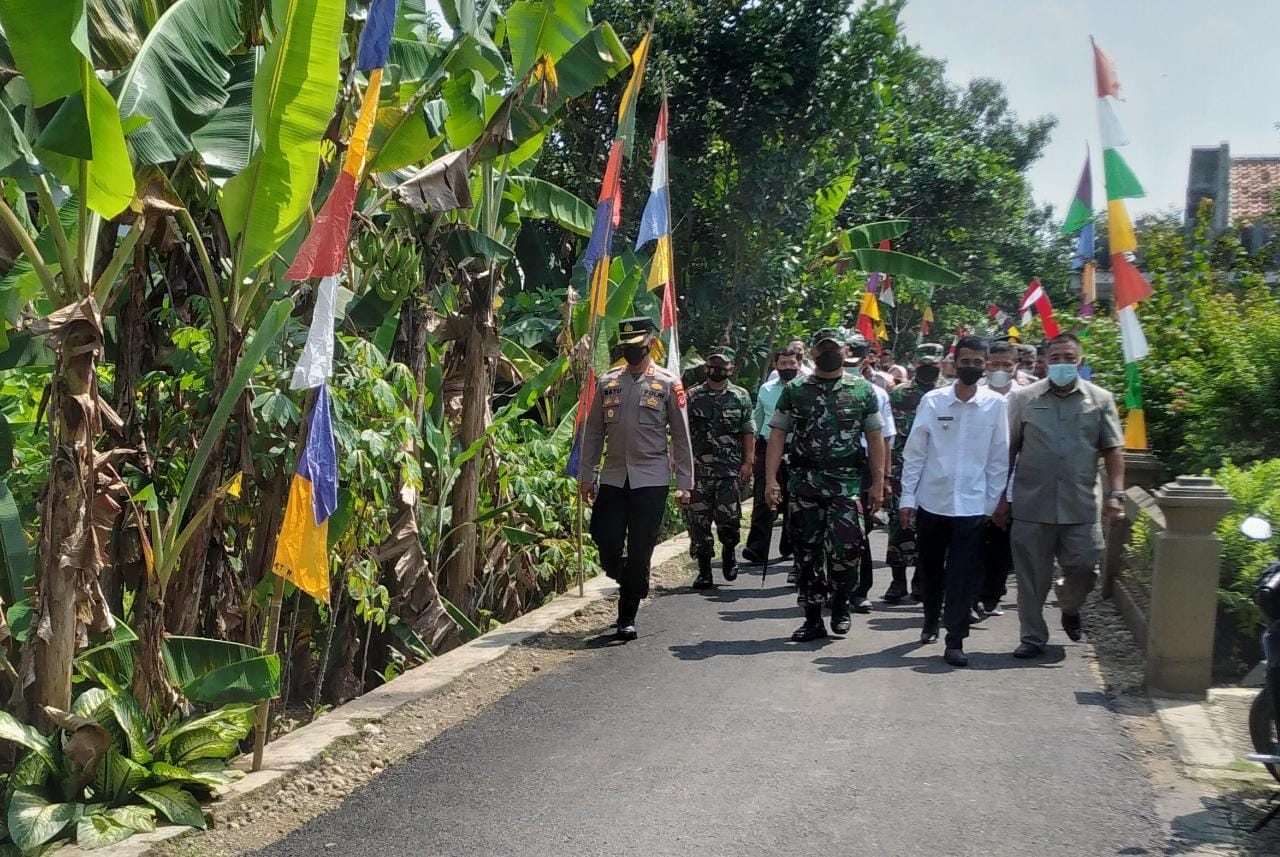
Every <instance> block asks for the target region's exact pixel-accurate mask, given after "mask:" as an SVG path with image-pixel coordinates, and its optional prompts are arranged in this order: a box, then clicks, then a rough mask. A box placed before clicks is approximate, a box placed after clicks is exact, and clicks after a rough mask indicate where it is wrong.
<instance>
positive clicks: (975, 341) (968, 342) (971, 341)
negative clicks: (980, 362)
mask: <svg viewBox="0 0 1280 857" xmlns="http://www.w3.org/2000/svg"><path fill="white" fill-rule="evenodd" d="M961 348H967V349H969V350H970V351H981V352H982V356H983V357H986V356H987V351H988V348H989V346H988V345H987V340H986V338H985V337H982V336H962V337H960V339H959V340H958V341H957V342H956V350H955V356H956V357H959V356H960V349H961Z"/></svg>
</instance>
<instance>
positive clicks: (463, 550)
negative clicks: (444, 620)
mask: <svg viewBox="0 0 1280 857" xmlns="http://www.w3.org/2000/svg"><path fill="white" fill-rule="evenodd" d="M472 312H473V314H474V318H475V322H474V324H473V326H472V329H471V332H470V335H469V336H467V345H466V352H465V354H466V356H465V360H464V363H463V375H462V389H463V390H465V391H466V393H465V395H464V396H463V398H462V420H461V424H460V425H459V427H458V439H459V440H460V441H461V445H462V448H463V449H466V448H467V447H469V446H470V445H471V444H473V443H475V441H476V440H477V439H478V438H479V437H480V436H481V435H482V434H484V431H485V429H486V428H487V427H488V425H489V420H490V418H491V411H490V408H489V398H490V396H491V394H492V393H493V379H494V370H495V368H496V365H497V364H496V360H495V356H496V355H497V353H498V331H497V329H496V327H495V325H494V313H493V299H492V296H490V297H489V299H488V300H483V299H480V300H473V302H472ZM483 465H484V458H483V456H480V455H476V456H472V458H471V460H470V461H467V462H466V463H465V464H463V465H462V468H461V469H460V470H459V472H458V479H457V482H456V483H455V484H454V487H453V497H452V500H451V506H452V518H451V521H452V525H453V527H454V528H455V529H454V531H453V535H452V536H451V537H450V539H449V544H448V545H446V548H445V555H446V556H447V557H449V561H448V565H447V571H446V574H445V579H444V597H445V598H447V599H449V601H451V602H452V603H453V604H455V605H457V606H458V607H459V608H462V607H463V605H465V604H466V603H467V600H468V596H469V593H470V589H471V585H472V583H473V582H474V580H475V576H476V566H477V564H478V563H477V559H478V555H477V552H478V549H479V548H478V543H477V537H476V526H475V524H474V523H473V521H474V520H475V518H476V512H477V510H478V509H479V506H480V476H481V472H482V469H483Z"/></svg>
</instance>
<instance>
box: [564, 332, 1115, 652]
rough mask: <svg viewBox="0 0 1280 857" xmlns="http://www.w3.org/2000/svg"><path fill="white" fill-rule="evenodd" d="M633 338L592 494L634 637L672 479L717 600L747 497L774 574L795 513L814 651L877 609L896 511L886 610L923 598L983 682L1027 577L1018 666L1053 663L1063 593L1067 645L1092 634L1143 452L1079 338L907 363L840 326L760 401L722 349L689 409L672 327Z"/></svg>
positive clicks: (700, 579)
mask: <svg viewBox="0 0 1280 857" xmlns="http://www.w3.org/2000/svg"><path fill="white" fill-rule="evenodd" d="M619 338H620V341H621V346H622V356H623V357H624V359H625V365H624V366H621V367H619V368H616V369H614V370H613V371H611V372H609V373H607V374H606V375H605V376H604V377H602V378H601V379H600V380H599V383H598V387H597V390H596V395H595V396H594V399H593V401H592V406H591V409H590V411H589V413H588V417H587V421H586V424H585V429H584V432H583V444H582V450H581V452H582V459H581V466H580V475H579V488H580V490H581V492H582V495H583V497H584V499H585V500H586V501H587V502H588V503H591V504H592V505H593V513H592V519H591V534H592V536H593V538H594V539H595V541H596V544H597V546H598V547H599V550H600V561H601V564H602V565H603V567H604V570H605V573H606V574H608V575H609V576H610V577H612V578H614V579H616V580H617V581H618V582H619V587H620V593H619V602H618V624H617V634H618V636H619V637H620V638H621V639H624V640H632V639H635V638H636V637H637V631H636V627H635V622H636V611H637V609H638V608H639V605H640V602H641V601H642V600H643V599H644V598H645V596H646V595H647V594H648V589H649V562H650V559H651V557H652V553H653V548H654V544H655V543H656V541H657V538H658V534H659V532H660V530H661V525H662V517H663V512H664V510H665V508H666V502H667V493H668V491H669V487H670V484H671V482H672V480H673V478H674V480H675V483H676V501H677V503H678V504H679V505H680V506H681V507H682V508H683V509H684V514H685V517H686V521H687V523H688V526H689V536H690V552H691V554H692V555H693V557H694V559H695V560H696V561H697V563H698V574H697V577H696V579H695V580H694V583H693V585H694V587H695V588H697V589H707V588H710V587H712V586H714V585H715V584H714V580H713V560H714V555H715V540H716V537H718V538H719V542H720V548H721V573H722V575H723V577H724V579H725V580H727V581H733V580H734V579H736V578H737V576H738V570H739V562H738V543H739V540H740V522H741V517H742V513H741V504H740V499H741V497H742V494H743V491H744V490H745V488H746V486H747V484H748V483H749V482H751V481H752V480H753V478H754V497H755V502H754V504H753V508H752V515H751V524H750V528H749V531H748V535H747V541H746V545H745V546H744V547H743V550H742V559H743V560H744V561H746V562H749V563H759V564H763V563H766V562H767V561H768V560H769V558H770V551H771V542H772V531H773V527H774V524H775V523H776V520H777V516H778V515H779V514H781V515H782V517H783V532H782V539H781V542H780V545H779V549H780V552H781V554H782V556H783V557H784V558H785V557H791V558H792V559H793V561H794V566H793V568H794V570H793V571H792V572H791V573H790V574H789V575H788V582H791V583H794V584H795V586H796V592H797V600H798V602H799V606H800V607H801V609H802V610H803V613H804V622H803V624H802V625H801V626H800V627H799V628H798V629H796V631H795V633H793V634H792V637H791V638H792V640H794V641H796V642H797V643H804V642H809V641H812V640H816V639H820V638H823V637H826V636H827V635H828V628H827V623H826V621H825V619H824V612H825V613H829V615H830V632H831V633H834V634H837V635H844V634H847V633H849V631H850V629H851V627H852V624H853V619H852V614H854V613H869V612H871V610H872V604H871V601H870V597H869V596H870V593H871V588H872V585H873V578H872V572H873V568H874V560H873V557H872V555H871V547H870V541H869V539H868V538H867V533H868V532H869V531H870V530H871V529H872V528H873V527H875V526H878V525H880V523H879V522H880V520H881V519H880V517H879V514H880V513H881V512H882V511H883V513H884V519H883V520H884V524H885V525H887V529H888V537H889V539H888V541H889V544H888V549H887V552H886V556H885V563H886V564H887V565H888V567H889V569H890V575H891V577H890V581H889V585H888V588H887V589H886V590H885V592H884V593H883V600H884V601H885V602H886V603H889V604H896V603H899V602H901V601H903V600H904V599H907V598H911V599H913V600H915V601H917V602H919V603H920V604H921V605H922V607H923V612H924V618H923V624H922V628H921V632H920V642H921V644H922V645H928V644H932V643H936V642H937V641H938V639H939V636H940V635H944V654H943V657H944V658H945V660H946V661H947V663H949V664H951V665H953V666H957V667H959V666H965V665H966V664H967V662H968V660H967V656H966V654H965V652H964V641H965V638H966V637H967V636H968V634H969V627H970V625H972V624H974V623H975V622H980V621H983V620H984V619H986V618H987V617H989V616H999V615H1002V612H1003V611H1002V610H1001V606H1000V605H1001V601H1002V600H1003V599H1004V598H1005V596H1006V594H1007V589H1006V587H1007V582H1008V578H1009V575H1010V574H1011V573H1012V574H1014V575H1015V577H1016V580H1017V586H1018V598H1017V605H1018V617H1019V625H1020V641H1019V644H1018V646H1017V648H1016V649H1015V650H1014V652H1013V655H1014V657H1017V658H1035V657H1038V656H1040V655H1041V654H1042V653H1043V652H1044V648H1045V645H1046V644H1047V643H1048V641H1049V629H1048V626H1047V624H1046V622H1045V620H1044V605H1045V602H1046V600H1047V599H1048V595H1049V590H1050V588H1051V586H1052V584H1053V583H1054V582H1055V579H1057V582H1058V586H1057V591H1058V603H1059V606H1060V608H1061V611H1062V628H1063V631H1064V632H1065V633H1066V635H1067V636H1068V637H1069V638H1070V639H1072V640H1079V639H1080V638H1081V635H1082V631H1081V623H1080V608H1081V605H1082V604H1083V603H1084V599H1085V597H1086V596H1087V595H1088V593H1089V591H1090V590H1091V589H1092V587H1093V585H1094V581H1095V579H1096V567H1097V565H1098V561H1099V559H1100V557H1101V552H1102V526H1101V525H1102V521H1103V520H1107V521H1111V520H1114V519H1116V518H1118V517H1120V516H1121V515H1123V504H1122V502H1121V499H1122V496H1123V487H1124V458H1123V445H1124V442H1123V433H1122V429H1121V426H1120V418H1119V415H1118V413H1117V411H1116V405H1115V401H1114V399H1113V397H1112V396H1111V394H1110V393H1108V392H1107V391H1106V390H1103V389H1102V388H1100V387H1098V386H1096V385H1094V384H1092V383H1090V382H1089V381H1088V380H1086V379H1085V378H1082V377H1081V375H1080V368H1081V366H1082V364H1083V362H1084V354H1083V350H1082V347H1081V343H1080V340H1079V339H1077V338H1076V337H1075V336H1073V335H1072V334H1062V335H1060V336H1057V337H1054V338H1053V339H1052V340H1050V341H1049V342H1048V343H1046V344H1045V345H1043V346H1040V347H1039V348H1037V347H1033V346H1028V345H1019V344H1016V343H1014V342H1011V341H1009V340H1008V339H1007V338H1004V339H996V340H994V341H988V340H987V339H985V338H982V337H978V336H965V337H961V338H960V339H959V340H958V341H957V342H955V343H954V345H953V347H952V349H951V351H950V353H944V350H943V347H942V346H941V345H938V344H933V343H925V344H922V345H920V346H919V347H918V348H917V349H916V351H915V352H914V355H913V359H912V360H910V362H909V364H907V365H902V364H899V363H898V362H897V361H896V360H895V355H894V354H893V353H892V352H890V351H881V352H879V353H877V352H876V351H874V350H873V349H872V348H871V347H870V346H869V343H868V342H867V340H866V339H864V338H863V337H862V336H861V335H860V334H857V333H850V332H847V331H841V330H839V329H836V328H824V329H822V330H819V331H817V332H816V333H815V334H814V335H813V336H812V337H811V339H810V340H809V341H808V342H807V343H806V342H804V341H803V340H793V341H792V342H790V343H788V345H787V346H786V347H785V348H782V349H780V350H778V351H777V352H775V353H774V355H773V365H772V368H771V370H770V372H769V375H768V377H767V378H766V379H765V381H764V383H763V384H761V386H760V388H759V390H758V391H757V393H756V396H755V401H754V403H753V402H752V399H751V396H750V394H749V393H748V391H747V390H745V389H743V388H742V387H740V386H737V385H736V384H734V383H733V381H732V380H731V379H732V378H733V374H734V370H735V368H736V367H735V359H736V355H735V353H734V351H733V349H731V348H727V347H719V348H714V349H712V350H710V351H709V352H708V353H707V355H706V367H705V368H706V380H705V382H703V383H702V384H699V385H697V386H695V387H692V388H691V389H690V390H689V391H688V392H687V393H686V391H685V389H684V387H683V385H682V383H681V380H680V379H679V378H678V377H676V376H675V375H673V374H672V373H670V372H667V371H666V370H664V369H662V368H660V367H658V366H657V365H656V364H655V363H654V362H653V360H652V357H651V355H650V351H651V348H652V345H653V343H654V341H655V336H654V329H653V324H652V322H650V321H649V320H648V319H646V318H631V319H626V320H624V321H623V322H622V323H621V325H620V326H619ZM602 454H603V457H604V460H603V464H602V465H601V466H599V467H598V470H597V465H600V462H601V456H602ZM1099 459H1101V460H1102V462H1103V463H1104V465H1105V471H1106V473H1105V490H1104V488H1103V485H1102V482H1101V481H1100V479H1099V468H1098V462H1099ZM908 568H914V574H913V576H912V577H911V579H910V582H909V583H908V577H907V570H908Z"/></svg>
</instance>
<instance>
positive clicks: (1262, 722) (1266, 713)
mask: <svg viewBox="0 0 1280 857" xmlns="http://www.w3.org/2000/svg"><path fill="white" fill-rule="evenodd" d="M1249 738H1250V740H1252V741H1253V749H1254V751H1255V752H1258V753H1267V754H1271V753H1275V752H1276V749H1277V748H1278V747H1280V734H1277V729H1276V711H1275V705H1274V703H1273V701H1272V699H1271V694H1270V693H1268V692H1267V690H1266V688H1263V690H1262V692H1260V693H1259V694H1258V696H1257V698H1255V699H1254V700H1253V705H1252V706H1250V708H1249ZM1266 769H1267V770H1268V771H1269V772H1270V773H1271V776H1273V777H1275V778H1276V780H1280V765H1267V766H1266Z"/></svg>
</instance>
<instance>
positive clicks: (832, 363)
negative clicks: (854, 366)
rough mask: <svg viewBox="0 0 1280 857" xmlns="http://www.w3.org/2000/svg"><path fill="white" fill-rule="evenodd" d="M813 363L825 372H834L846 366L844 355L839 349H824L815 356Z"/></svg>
mask: <svg viewBox="0 0 1280 857" xmlns="http://www.w3.org/2000/svg"><path fill="white" fill-rule="evenodd" d="M813 365H815V366H817V367H818V368H819V369H821V370H822V371H823V372H834V371H836V370H837V369H840V368H842V367H843V366H844V355H843V354H841V353H840V352H839V351H824V352H822V353H821V354H819V355H818V356H817V357H815V358H813Z"/></svg>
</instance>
